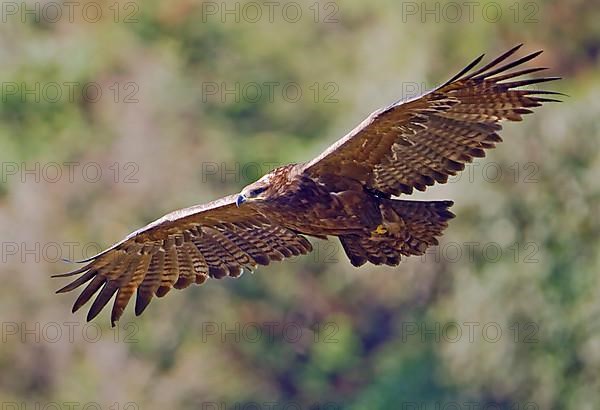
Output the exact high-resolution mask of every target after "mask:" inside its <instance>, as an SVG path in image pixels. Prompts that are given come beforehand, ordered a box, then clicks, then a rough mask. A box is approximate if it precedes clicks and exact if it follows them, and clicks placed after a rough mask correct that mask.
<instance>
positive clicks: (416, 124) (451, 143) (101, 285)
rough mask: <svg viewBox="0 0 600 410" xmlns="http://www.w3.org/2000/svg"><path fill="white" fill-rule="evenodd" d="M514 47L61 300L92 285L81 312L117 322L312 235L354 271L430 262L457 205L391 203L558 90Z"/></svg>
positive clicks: (199, 210) (96, 273)
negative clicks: (332, 240) (427, 255)
mask: <svg viewBox="0 0 600 410" xmlns="http://www.w3.org/2000/svg"><path fill="white" fill-rule="evenodd" d="M520 47H521V46H520V45H519V46H516V47H514V48H512V49H511V50H509V51H507V52H506V53H504V54H502V55H501V56H499V57H498V58H496V59H494V60H493V61H491V62H490V63H488V64H486V65H484V66H483V67H481V68H479V69H476V70H474V68H475V67H476V66H477V65H478V64H479V62H480V61H481V59H482V58H483V56H480V57H479V58H477V59H476V60H475V61H473V62H472V63H471V64H469V65H468V66H467V67H465V68H464V69H463V70H462V71H460V72H459V73H458V74H457V75H455V76H454V77H453V78H452V79H450V80H449V81H447V82H446V83H445V84H443V85H442V86H440V87H438V88H436V89H435V90H433V91H430V92H428V93H425V94H423V95H421V96H419V97H417V98H414V99H411V100H408V101H398V102H395V103H393V104H391V105H390V106H388V107H385V108H382V109H380V110H377V111H375V112H374V113H372V114H371V115H370V116H369V117H368V118H367V119H365V120H364V121H363V122H362V123H361V124H360V125H359V126H358V127H356V128H355V129H353V130H352V131H351V132H350V133H348V134H347V135H346V136H344V137H343V138H342V139H340V140H339V141H337V142H336V143H335V144H333V145H332V146H331V147H329V148H328V149H327V150H325V152H323V153H322V154H321V155H319V156H318V157H317V158H315V159H313V160H312V161H309V162H307V163H300V164H290V165H286V166H283V167H279V168H277V169H275V170H273V171H272V172H271V173H269V174H267V175H265V176H264V177H262V178H261V179H260V180H258V181H256V182H255V183H253V184H251V185H248V186H247V187H245V188H244V189H243V190H242V192H241V193H239V194H237V195H231V196H228V197H225V198H222V199H219V200H217V201H213V202H210V203H208V204H205V205H197V206H193V207H190V208H186V209H182V210H179V211H175V212H172V213H170V214H167V215H165V216H163V217H162V218H160V219H158V220H156V221H154V222H152V223H151V224H149V225H147V226H145V227H143V228H141V229H139V230H137V231H135V232H133V233H131V234H130V235H128V236H127V237H126V238H125V239H123V240H122V241H120V242H118V243H116V244H115V245H113V246H112V247H110V248H109V249H107V250H105V251H103V252H101V253H99V254H98V255H95V256H93V257H91V258H89V259H87V260H85V261H81V262H82V263H85V265H84V266H83V267H81V268H79V269H77V270H75V271H72V272H69V273H65V274H61V275H54V276H55V277H66V276H74V275H79V276H78V277H77V278H76V279H75V280H73V281H72V282H71V283H69V284H68V285H66V286H65V287H63V288H62V289H59V290H58V291H57V292H58V293H62V292H68V291H71V290H74V289H76V288H78V287H80V286H83V285H85V288H84V289H83V291H82V292H81V293H80V294H79V296H78V298H77V299H76V301H75V303H74V305H73V312H75V311H77V310H78V309H79V308H80V307H81V306H83V305H84V304H85V303H87V302H88V301H90V300H91V299H92V298H94V296H95V299H94V300H93V302H92V305H91V307H90V309H89V312H88V315H87V320H92V319H93V318H94V317H95V316H96V315H98V313H100V311H101V310H102V309H103V308H104V307H105V306H106V304H107V303H108V302H109V301H110V299H111V298H112V297H113V296H115V293H116V296H115V298H114V303H113V307H112V312H111V323H112V324H113V325H114V324H115V322H116V321H117V320H118V319H119V318H120V317H121V315H122V313H123V311H124V309H125V307H126V306H127V304H128V303H129V301H130V299H131V298H132V297H133V296H134V294H135V313H136V315H139V314H141V313H142V312H143V311H144V309H146V307H147V306H148V304H149V303H150V301H151V299H152V298H153V297H154V296H158V297H162V296H164V295H166V294H167V292H169V290H171V289H172V288H175V289H183V288H186V287H187V286H189V285H190V284H192V283H195V284H202V283H204V281H206V279H207V278H209V277H211V278H222V277H225V276H232V277H237V276H239V275H241V273H242V272H243V270H244V269H247V270H253V269H255V268H256V267H257V265H268V264H269V263H270V262H271V261H281V260H283V259H284V258H288V257H291V256H296V255H304V254H307V253H309V252H310V251H311V250H312V247H311V244H310V242H309V241H308V240H307V239H306V238H305V237H304V236H303V235H308V236H314V237H318V238H327V237H328V236H337V237H339V238H340V241H341V243H342V246H343V248H344V251H345V252H346V254H347V255H348V257H349V259H350V262H351V263H352V264H353V265H354V266H361V265H363V264H364V263H366V262H371V263H373V264H376V265H379V264H387V265H397V264H398V263H399V262H400V258H401V256H403V255H404V256H409V255H421V254H423V253H424V252H425V250H426V249H427V248H428V247H429V246H432V245H437V243H438V242H437V239H436V237H437V236H440V235H441V234H442V231H443V230H444V228H446V226H447V221H448V219H450V218H452V217H454V215H453V214H452V213H451V212H450V211H449V210H448V208H449V207H450V206H451V205H452V202H451V201H410V200H399V199H393V198H392V196H397V195H400V194H410V193H412V192H413V189H417V190H420V191H424V190H425V189H426V188H427V186H430V185H433V184H434V183H435V182H439V183H445V182H446V181H447V180H448V177H449V176H451V175H456V173H457V172H458V171H461V170H463V169H464V167H465V163H468V162H471V161H472V160H473V158H475V157H483V156H485V149H488V148H494V147H495V145H496V143H498V142H500V141H501V138H500V136H499V135H498V131H500V130H501V128H502V126H501V125H500V122H501V121H504V120H509V121H520V120H521V119H522V115H523V114H528V113H531V112H532V111H531V108H533V107H537V106H540V105H541V104H542V103H543V102H549V101H557V100H555V99H553V98H548V96H549V95H552V94H560V93H556V92H552V91H542V90H534V89H522V88H521V87H522V86H526V85H530V84H536V83H542V82H546V81H552V80H556V79H558V77H536V78H531V79H524V80H517V79H516V78H517V77H520V76H523V75H526V74H531V73H535V72H538V71H541V70H544V68H535V67H528V68H524V69H519V70H516V71H509V70H511V69H512V68H515V67H517V66H521V65H523V64H526V63H528V62H530V61H531V60H533V59H534V58H535V57H537V56H538V55H539V54H540V53H541V51H539V52H536V53H533V54H529V55H526V56H524V57H522V58H519V59H516V60H514V61H512V62H506V60H507V59H509V57H511V56H512V55H513V54H514V53H515V52H516V51H517V50H518V49H519V48H520Z"/></svg>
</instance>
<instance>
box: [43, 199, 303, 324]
mask: <svg viewBox="0 0 600 410" xmlns="http://www.w3.org/2000/svg"><path fill="white" fill-rule="evenodd" d="M235 197H236V196H235V195H232V196H228V197H225V198H222V199H220V200H217V201H214V202H211V203H208V204H206V205H198V206H194V207H191V208H186V209H182V210H179V211H175V212H172V213H170V214H168V215H165V216H164V217H162V218H160V219H158V220H156V221H154V222H152V223H151V224H149V225H147V226H145V227H144V228H142V229H139V230H137V231H135V232H133V233H132V234H130V235H129V236H127V237H126V238H125V239H124V240H122V241H121V242H119V243H117V244H115V245H113V246H112V247H111V248H109V249H107V250H105V251H104V252H101V253H99V254H98V255H96V256H93V257H91V258H89V259H87V260H84V261H81V262H82V263H83V262H87V264H86V265H85V266H83V267H81V268H80V269H77V270H75V271H73V272H69V273H65V274H61V275H54V277H65V276H73V275H77V274H80V276H79V277H77V279H75V280H74V281H73V282H71V283H69V284H68V285H67V286H65V287H63V288H62V289H59V290H58V291H57V293H63V292H68V291H71V290H74V289H76V288H78V287H79V286H82V285H84V284H87V286H86V287H85V289H84V290H83V291H82V292H81V294H80V295H79V297H78V298H77V300H76V301H75V304H74V305H73V312H75V311H77V310H78V309H79V308H80V307H81V306H82V305H84V304H85V303H86V302H87V301H89V300H90V299H92V298H93V297H94V295H95V294H96V293H97V292H98V290H100V292H99V293H98V295H97V296H96V298H95V300H94V302H93V303H92V306H91V308H90V310H89V312H88V315H87V320H88V321H89V320H92V319H93V318H94V317H96V315H98V313H100V311H101V310H102V308H103V307H104V306H105V305H106V304H107V303H108V301H109V300H110V299H111V298H112V296H113V295H114V294H115V293H116V294H117V296H116V298H115V301H114V304H113V308H112V314H111V323H112V325H113V326H114V324H115V321H117V320H118V319H119V317H120V316H121V314H122V313H123V310H124V309H125V306H127V304H128V302H129V300H130V298H131V297H132V296H133V293H134V292H136V290H137V296H136V301H135V314H136V315H140V314H141V313H142V312H143V311H144V309H146V307H147V306H148V304H149V303H150V300H151V299H152V297H153V296H154V295H156V296H158V297H162V296H164V295H166V294H167V292H168V291H169V290H171V288H175V289H183V288H186V287H188V286H189V285H190V284H192V283H196V284H202V283H203V282H204V281H205V280H206V279H207V278H208V277H213V278H222V277H225V276H233V277H237V276H239V275H241V273H242V271H243V269H244V268H246V269H248V270H252V269H255V268H256V266H257V265H268V264H269V263H270V262H271V261H280V260H282V259H284V258H286V257H291V256H295V255H301V254H306V253H308V252H310V251H311V250H312V247H311V244H310V242H308V240H306V238H304V237H303V236H301V235H298V234H296V233H294V232H292V231H290V230H289V229H287V228H285V227H282V226H279V225H275V224H273V223H271V222H269V221H268V220H267V218H265V217H264V216H263V215H261V214H260V213H259V212H257V211H256V210H255V209H254V208H253V207H252V204H251V203H248V204H245V205H244V206H243V207H239V208H238V207H236V205H235Z"/></svg>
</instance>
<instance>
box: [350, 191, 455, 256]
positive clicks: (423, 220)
mask: <svg viewBox="0 0 600 410" xmlns="http://www.w3.org/2000/svg"><path fill="white" fill-rule="evenodd" d="M452 205H453V202H452V201H405V200H398V199H384V200H382V203H381V205H380V209H381V215H382V224H381V225H379V226H378V227H377V228H376V229H374V230H372V231H371V232H370V233H369V234H365V235H355V234H352V235H341V236H340V241H341V242H342V246H343V248H344V251H345V252H346V255H348V258H350V262H351V263H352V265H354V266H357V267H358V266H361V265H363V264H365V263H366V262H367V261H368V262H371V263H373V264H375V265H381V264H385V265H391V266H396V265H398V264H399V263H400V258H401V256H402V255H404V256H410V255H422V254H424V253H425V250H426V249H427V248H429V247H430V246H434V245H437V244H438V240H437V238H436V237H437V236H440V235H441V234H442V232H443V230H444V229H445V228H446V227H447V226H448V220H449V219H451V218H454V214H453V213H452V212H450V211H449V210H448V208H450V207H451V206H452Z"/></svg>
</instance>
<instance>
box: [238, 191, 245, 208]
mask: <svg viewBox="0 0 600 410" xmlns="http://www.w3.org/2000/svg"><path fill="white" fill-rule="evenodd" d="M244 202H246V196H245V195H244V194H239V195H238V196H237V198H236V199H235V205H236V206H237V207H238V208H239V207H240V205H241V204H243V203H244Z"/></svg>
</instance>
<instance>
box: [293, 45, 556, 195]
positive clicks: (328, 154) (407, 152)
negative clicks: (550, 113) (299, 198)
mask: <svg viewBox="0 0 600 410" xmlns="http://www.w3.org/2000/svg"><path fill="white" fill-rule="evenodd" d="M520 47H521V45H519V46H516V47H514V48H512V49H511V50H509V51H507V52H506V53H504V54H502V55H501V56H500V57H498V58H496V59H495V60H493V61H492V62H490V63H489V64H487V65H485V66H484V67H482V68H479V69H478V70H476V71H473V72H470V71H471V70H472V69H473V67H475V66H476V65H477V64H478V63H479V62H480V61H481V59H482V58H483V55H482V56H480V57H479V58H477V59H476V60H475V61H473V62H472V63H471V64H469V65H468V66H467V67H465V68H464V69H463V70H462V71H461V72H460V73H458V74H457V75H456V76H454V77H453V78H452V79H451V80H449V81H448V82H446V83H445V84H443V85H442V86H440V87H438V88H437V89H435V90H433V91H431V92H429V93H426V94H424V95H422V96H420V97H417V98H415V99H412V100H408V101H399V102H396V103H394V104H392V105H390V106H388V107H385V108H383V109H380V110H377V111H375V112H374V113H372V114H371V115H370V116H369V117H368V118H367V119H366V120H364V121H363V122H362V123H361V124H360V125H359V126H358V127H356V128H355V129H354V130H352V131H351V132H350V133H349V134H347V135H346V136H345V137H343V138H342V139H340V140H339V141H338V142H336V143H335V144H333V145H332V146H330V147H329V148H328V149H327V150H326V151H325V152H323V153H322V154H321V155H320V156H319V157H317V158H315V159H314V160H312V161H310V162H309V163H307V164H306V166H305V168H304V172H306V173H308V175H310V176H313V177H318V176H322V175H327V174H335V175H344V176H347V177H350V178H354V179H356V180H358V181H360V182H361V183H362V184H364V185H365V186H367V187H369V188H372V189H375V190H377V191H380V192H383V193H385V194H389V195H399V194H401V193H406V194H410V193H412V191H413V188H416V189H418V190H420V191H424V190H425V189H426V188H427V186H429V185H433V184H434V183H435V182H436V181H437V182H440V183H445V182H447V180H448V177H449V176H450V175H456V173H457V172H458V171H461V170H463V169H464V167H465V163H467V162H471V161H472V160H473V158H474V157H483V156H485V151H484V149H486V148H493V147H495V145H496V143H497V142H500V141H502V139H501V138H500V136H499V135H498V133H497V132H498V131H499V130H501V129H502V126H501V125H500V124H499V122H500V121H502V120H510V121H520V120H521V119H522V118H521V115H522V114H528V113H530V112H532V111H531V110H530V108H532V107H537V106H540V105H542V103H543V102H548V101H557V100H554V99H550V98H544V97H540V95H545V94H560V93H555V92H551V91H540V90H534V89H519V87H522V86H525V85H530V84H536V83H542V82H545V81H552V80H557V79H559V77H538V78H533V79H526V80H515V77H519V76H522V75H524V74H530V73H534V72H538V71H541V70H544V69H545V68H526V69H521V70H518V71H512V72H509V73H507V72H506V71H507V70H510V69H511V68H513V67H517V66H519V65H521V64H523V63H526V62H528V61H530V60H532V59H534V58H535V57H537V56H538V55H539V54H540V53H541V51H538V52H536V53H533V54H529V55H527V56H525V57H522V58H520V59H517V60H515V61H513V62H510V63H505V64H501V63H504V62H505V61H506V59H507V58H508V57H510V56H511V55H513V54H514V53H515V52H516V51H517V50H518V49H519V48H520ZM507 80H510V81H507Z"/></svg>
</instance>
